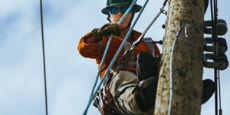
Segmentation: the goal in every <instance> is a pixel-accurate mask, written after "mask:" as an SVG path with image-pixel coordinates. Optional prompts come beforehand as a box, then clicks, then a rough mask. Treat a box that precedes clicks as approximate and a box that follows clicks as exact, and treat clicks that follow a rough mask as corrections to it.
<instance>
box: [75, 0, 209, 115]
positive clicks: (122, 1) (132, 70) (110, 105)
mask: <svg viewBox="0 0 230 115" xmlns="http://www.w3.org/2000/svg"><path fill="white" fill-rule="evenodd" d="M132 2H133V0H107V4H106V5H107V6H106V7H105V8H103V9H102V13H103V14H105V15H107V16H108V18H107V19H108V21H109V22H110V23H107V24H105V25H103V26H102V27H101V28H97V29H93V30H92V31H91V32H89V33H87V34H86V35H85V36H83V37H82V38H81V40H80V42H79V46H78V50H79V53H80V54H81V55H82V56H83V57H86V58H93V59H95V60H96V63H97V64H99V66H100V64H101V61H102V57H103V54H104V51H105V46H106V45H107V42H108V40H109V35H111V34H114V35H113V37H112V41H111V45H110V47H109V49H108V54H107V56H106V59H105V63H104V64H103V66H102V69H101V70H99V71H100V77H101V78H102V76H103V75H104V74H105V72H106V70H107V68H108V66H109V64H110V62H111V61H112V59H113V57H114V55H115V53H116V51H117V50H118V48H119V46H120V44H121V43H122V41H123V39H124V38H125V36H126V34H127V33H128V31H129V29H130V25H131V22H132V20H133V17H134V14H135V13H137V12H139V11H140V9H141V6H140V5H138V4H135V5H134V7H133V8H132V9H131V10H130V12H129V13H128V14H127V16H126V17H125V18H124V20H123V21H122V22H121V24H120V25H118V24H117V23H118V22H119V20H120V19H121V17H122V16H123V15H124V13H125V11H126V10H127V9H128V8H129V6H130V5H131V4H132ZM140 36H141V33H140V32H138V31H135V30H132V32H131V35H130V36H128V40H127V42H126V43H125V45H124V47H123V49H122V50H121V52H120V54H119V56H118V58H117V59H116V61H115V63H114V65H113V66H112V68H111V69H110V71H111V72H110V74H108V75H107V76H106V79H105V81H104V82H103V84H104V86H105V87H104V88H103V90H102V92H99V100H96V101H97V102H98V105H97V107H98V109H99V111H100V113H101V114H102V115H109V114H113V115H153V109H154V105H155V97H156V88H157V81H158V73H159V66H158V65H159V62H160V61H159V60H156V59H155V58H154V57H157V56H161V54H160V51H159V49H158V47H157V45H156V44H155V43H151V44H150V45H149V44H148V45H147V41H149V40H150V41H152V39H151V38H144V39H143V40H142V41H140V43H139V44H138V47H136V48H135V49H133V51H132V53H133V56H132V57H131V59H130V60H129V61H128V62H127V63H125V64H124V65H122V66H121V65H120V63H119V60H120V58H121V57H122V55H123V54H124V53H125V51H126V50H128V49H130V48H131V45H132V44H133V42H134V41H136V40H137V39H138V38H139V37H140ZM113 73H116V74H113ZM140 84H142V85H140ZM211 95H212V94H211ZM209 97H211V96H209Z"/></svg>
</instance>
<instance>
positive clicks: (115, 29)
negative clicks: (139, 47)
mask: <svg viewBox="0 0 230 115" xmlns="http://www.w3.org/2000/svg"><path fill="white" fill-rule="evenodd" d="M120 32H121V28H120V26H119V25H118V24H117V23H107V24H105V25H103V26H102V27H101V28H98V29H94V30H92V33H93V35H94V37H95V39H96V40H97V41H99V40H102V38H103V37H104V36H109V35H111V33H113V34H114V35H115V36H119V35H120Z"/></svg>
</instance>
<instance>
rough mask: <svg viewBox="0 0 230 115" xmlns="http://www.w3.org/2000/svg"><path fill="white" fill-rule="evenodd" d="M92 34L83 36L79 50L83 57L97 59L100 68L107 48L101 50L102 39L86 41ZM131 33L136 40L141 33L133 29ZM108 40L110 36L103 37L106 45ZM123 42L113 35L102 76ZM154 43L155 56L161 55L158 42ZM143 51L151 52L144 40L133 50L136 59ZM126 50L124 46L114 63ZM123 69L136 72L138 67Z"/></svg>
mask: <svg viewBox="0 0 230 115" xmlns="http://www.w3.org/2000/svg"><path fill="white" fill-rule="evenodd" d="M90 35H92V33H91V32H90V33H88V34H86V35H85V36H83V37H82V38H81V40H80V42H79V45H78V51H79V53H80V54H81V55H82V56H83V57H86V58H93V59H96V63H97V64H98V68H99V67H100V63H101V60H102V57H103V54H104V51H105V48H104V50H103V52H101V51H100V47H99V42H100V41H99V42H95V43H86V42H85V39H86V38H87V37H88V36H90ZM131 35H132V37H133V38H134V41H135V40H137V39H138V38H139V36H140V35H141V33H140V32H137V31H135V30H133V31H132V33H131ZM108 40H109V36H106V37H103V39H102V42H103V44H104V46H105V47H106V45H107V42H108ZM122 42H123V40H122V39H121V38H120V37H118V36H113V38H112V41H111V44H110V47H109V49H108V53H107V56H106V59H105V62H104V64H103V66H102V69H101V73H100V78H102V77H103V75H104V73H105V72H106V69H107V68H108V66H109V64H110V62H111V61H112V59H113V57H114V56H115V54H116V52H117V50H118V48H119V47H120V45H121V43H122ZM128 42H129V43H131V44H133V42H132V41H128ZM153 45H154V49H155V56H160V55H161V54H160V51H159V49H158V47H157V45H156V44H153ZM141 51H147V52H149V53H151V51H150V49H149V47H148V46H147V44H146V43H145V42H144V41H141V42H140V43H139V45H138V46H137V47H136V48H135V49H134V50H133V53H134V58H135V60H136V59H137V55H138V54H139V53H140V52H141ZM124 52H125V49H124V48H122V50H121V52H120V54H119V55H118V57H117V59H116V61H115V62H114V65H116V64H117V63H118V61H119V59H120V57H122V55H123V54H124ZM158 62H159V61H158ZM122 69H127V70H131V71H134V72H135V71H136V68H127V67H123V68H122Z"/></svg>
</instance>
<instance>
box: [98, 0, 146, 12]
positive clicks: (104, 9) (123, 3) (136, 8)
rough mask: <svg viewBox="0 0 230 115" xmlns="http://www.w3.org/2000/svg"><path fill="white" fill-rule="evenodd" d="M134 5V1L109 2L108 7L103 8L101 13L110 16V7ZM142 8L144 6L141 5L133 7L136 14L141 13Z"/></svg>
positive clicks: (109, 0) (111, 0) (118, 0)
mask: <svg viewBox="0 0 230 115" xmlns="http://www.w3.org/2000/svg"><path fill="white" fill-rule="evenodd" d="M132 3H133V0H107V3H106V7H105V8H103V9H102V10H101V12H102V13H103V14H106V15H108V14H109V12H108V9H109V7H110V6H115V5H125V4H127V5H131V4H132ZM141 7H142V6H140V5H138V4H135V5H134V6H133V10H134V12H135V13H136V12H139V11H140V10H141Z"/></svg>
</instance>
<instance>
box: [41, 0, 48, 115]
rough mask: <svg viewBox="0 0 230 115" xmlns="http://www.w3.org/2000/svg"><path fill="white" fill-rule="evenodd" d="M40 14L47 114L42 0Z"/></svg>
mask: <svg viewBox="0 0 230 115" xmlns="http://www.w3.org/2000/svg"><path fill="white" fill-rule="evenodd" d="M40 14H41V34H42V52H43V68H44V88H45V106H46V115H48V104H47V88H46V61H45V45H44V32H43V15H42V0H40Z"/></svg>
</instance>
